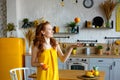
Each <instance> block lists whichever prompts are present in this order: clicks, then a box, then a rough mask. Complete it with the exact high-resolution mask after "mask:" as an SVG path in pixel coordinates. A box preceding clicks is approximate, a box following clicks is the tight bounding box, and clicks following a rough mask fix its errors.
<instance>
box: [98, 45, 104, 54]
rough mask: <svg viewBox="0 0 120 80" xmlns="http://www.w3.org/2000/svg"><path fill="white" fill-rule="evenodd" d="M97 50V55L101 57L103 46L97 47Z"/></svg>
mask: <svg viewBox="0 0 120 80" xmlns="http://www.w3.org/2000/svg"><path fill="white" fill-rule="evenodd" d="M97 49H98V54H100V55H102V54H103V46H102V45H98V46H97Z"/></svg>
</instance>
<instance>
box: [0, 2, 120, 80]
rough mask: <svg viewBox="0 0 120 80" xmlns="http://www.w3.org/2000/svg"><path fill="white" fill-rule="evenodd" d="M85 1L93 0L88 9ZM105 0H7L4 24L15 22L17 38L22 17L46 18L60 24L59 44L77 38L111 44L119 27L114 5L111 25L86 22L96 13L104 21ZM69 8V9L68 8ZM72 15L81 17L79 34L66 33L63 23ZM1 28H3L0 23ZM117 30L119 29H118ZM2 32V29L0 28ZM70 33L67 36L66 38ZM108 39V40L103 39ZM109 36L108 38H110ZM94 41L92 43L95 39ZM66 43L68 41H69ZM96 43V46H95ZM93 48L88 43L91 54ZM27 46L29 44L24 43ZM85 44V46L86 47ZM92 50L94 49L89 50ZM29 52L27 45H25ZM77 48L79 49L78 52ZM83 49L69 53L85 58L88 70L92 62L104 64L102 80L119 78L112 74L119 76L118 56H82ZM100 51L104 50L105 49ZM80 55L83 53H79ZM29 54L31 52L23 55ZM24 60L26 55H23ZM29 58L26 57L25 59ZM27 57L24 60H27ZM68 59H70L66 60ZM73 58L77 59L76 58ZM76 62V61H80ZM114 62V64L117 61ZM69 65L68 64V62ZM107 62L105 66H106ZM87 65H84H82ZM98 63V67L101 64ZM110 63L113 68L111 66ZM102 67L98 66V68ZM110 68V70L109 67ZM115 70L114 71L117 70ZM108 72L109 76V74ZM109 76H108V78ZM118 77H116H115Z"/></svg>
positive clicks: (61, 64) (117, 35)
mask: <svg viewBox="0 0 120 80" xmlns="http://www.w3.org/2000/svg"><path fill="white" fill-rule="evenodd" d="M84 1H93V4H92V6H90V8H87V7H86V6H85V5H84V4H85V3H83V2H84ZM104 1H105V0H77V2H76V0H35V1H33V0H6V2H7V3H6V5H7V6H6V8H7V13H6V15H7V23H11V22H12V23H14V24H15V25H16V27H17V29H16V30H17V31H16V32H17V35H16V36H17V37H24V35H23V33H22V30H21V26H22V20H23V19H24V18H28V19H29V20H30V21H33V20H36V19H38V18H42V17H44V19H45V20H48V21H50V22H51V24H52V25H53V26H59V32H60V34H55V37H65V38H56V39H57V40H58V41H59V42H60V43H65V44H66V45H67V43H77V41H78V42H79V41H80V42H81V41H82V43H86V44H87V45H88V47H89V44H91V43H94V44H97V45H98V43H101V44H103V45H104V44H107V43H110V45H111V44H112V42H113V41H115V40H117V39H119V29H118V28H117V24H118V23H117V21H116V19H117V16H118V15H116V14H117V13H116V11H117V7H115V9H114V10H113V12H112V16H111V18H110V21H113V24H112V25H113V28H108V29H106V28H105V29H104V28H92V29H89V28H86V27H85V22H86V21H93V19H94V18H95V17H97V16H100V17H102V18H103V20H104V21H105V20H106V18H105V14H104V13H103V11H102V10H101V8H100V6H99V5H100V4H101V3H102V2H104ZM118 1H119V0H118ZM90 3H91V2H90ZM71 9H72V10H71ZM75 17H79V18H80V22H79V33H77V34H76V33H75V34H73V33H70V34H68V33H67V34H66V33H65V32H66V29H65V28H66V27H65V26H66V24H67V23H70V22H71V21H73V20H74V18H75ZM1 29H4V28H2V26H1ZM117 29H118V30H117ZM1 31H2V30H1ZM0 35H1V37H4V36H6V35H5V34H3V33H1V34H0ZM68 36H69V38H68ZM106 38H107V39H106ZM109 38H110V39H109ZM96 40H97V42H92V41H96ZM68 45H69V44H68ZM97 45H95V46H97ZM95 46H94V47H91V46H90V51H91V53H95V50H94V48H95ZM27 47H28V46H27ZM86 47H87V46H86ZM86 47H84V48H86ZM106 47H107V46H106V45H104V51H105V50H106ZM92 49H93V50H92ZM27 51H28V48H27ZM78 51H79V52H78ZM82 51H83V52H84V49H81V48H80V49H77V55H78V56H77V55H75V56H74V55H71V57H72V58H73V57H74V58H78V61H79V60H80V59H81V60H80V61H82V59H83V62H84V58H87V60H86V61H88V62H87V64H88V66H89V67H88V69H91V67H90V66H94V65H96V64H97V62H95V61H98V62H99V61H100V62H102V63H101V65H102V66H103V65H104V64H106V65H104V66H105V67H103V69H102V70H107V79H105V80H118V79H119V76H117V77H115V75H118V74H119V73H118V72H119V71H118V70H119V67H118V66H119V65H120V62H119V61H120V60H119V58H120V57H119V55H118V56H117V55H114V56H113V55H105V56H100V55H95V54H93V56H92V54H90V55H87V56H86V55H84V54H82ZM104 51H103V52H104ZM81 54H82V55H81ZM26 57H30V55H28V56H26ZM25 59H27V58H25ZM27 60H28V59H27ZM27 60H26V61H27ZM69 60H70V59H69ZM75 60H76V59H75ZM28 61H29V60H28ZM80 61H79V62H80ZM115 62H116V63H117V65H116V66H114V65H115V64H116V63H115ZM27 64H28V66H29V65H30V63H29V62H27V63H26V65H27ZM59 64H60V68H61V69H66V68H67V65H66V64H63V63H59ZM69 64H71V63H69ZM107 64H108V65H107ZM85 65H86V64H85ZM101 65H100V66H101ZM111 66H112V67H111ZM100 68H101V67H100ZM109 68H110V69H109ZM111 68H112V70H111ZM115 71H116V72H117V73H116V72H115ZM109 75H110V76H109ZM108 76H109V77H108ZM116 78H117V79H116Z"/></svg>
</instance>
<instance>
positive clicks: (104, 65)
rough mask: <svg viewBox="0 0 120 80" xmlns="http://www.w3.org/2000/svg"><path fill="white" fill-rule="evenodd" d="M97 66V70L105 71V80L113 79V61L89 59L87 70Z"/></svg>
mask: <svg viewBox="0 0 120 80" xmlns="http://www.w3.org/2000/svg"><path fill="white" fill-rule="evenodd" d="M93 66H98V67H99V70H102V71H105V80H114V79H113V59H107V58H90V63H89V69H93Z"/></svg>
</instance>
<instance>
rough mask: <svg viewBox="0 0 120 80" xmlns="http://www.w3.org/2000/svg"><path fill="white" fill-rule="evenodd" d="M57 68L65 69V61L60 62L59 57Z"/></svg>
mask: <svg viewBox="0 0 120 80" xmlns="http://www.w3.org/2000/svg"><path fill="white" fill-rule="evenodd" d="M58 68H59V69H67V67H66V63H63V62H61V61H60V59H59V58H58Z"/></svg>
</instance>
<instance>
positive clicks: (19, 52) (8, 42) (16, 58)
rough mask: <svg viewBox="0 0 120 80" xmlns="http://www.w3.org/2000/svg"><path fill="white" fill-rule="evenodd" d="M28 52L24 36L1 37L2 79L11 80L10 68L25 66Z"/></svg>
mask: <svg viewBox="0 0 120 80" xmlns="http://www.w3.org/2000/svg"><path fill="white" fill-rule="evenodd" d="M25 53H26V47H25V40H24V39H22V38H0V80H11V79H10V73H9V71H10V69H13V68H18V67H24V56H25Z"/></svg>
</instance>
